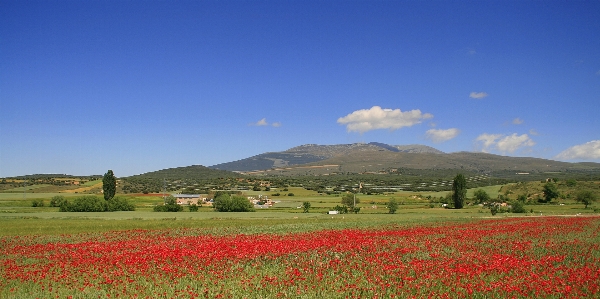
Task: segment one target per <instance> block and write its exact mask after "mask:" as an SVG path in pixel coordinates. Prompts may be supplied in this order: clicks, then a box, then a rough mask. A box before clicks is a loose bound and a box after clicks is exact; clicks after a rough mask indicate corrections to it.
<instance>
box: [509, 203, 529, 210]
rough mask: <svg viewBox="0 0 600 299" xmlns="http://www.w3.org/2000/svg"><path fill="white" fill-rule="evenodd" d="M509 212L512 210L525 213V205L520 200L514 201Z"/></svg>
mask: <svg viewBox="0 0 600 299" xmlns="http://www.w3.org/2000/svg"><path fill="white" fill-rule="evenodd" d="M511 212H513V213H527V211H526V210H525V207H524V206H523V203H522V202H520V201H515V202H514V203H513V204H512V208H511Z"/></svg>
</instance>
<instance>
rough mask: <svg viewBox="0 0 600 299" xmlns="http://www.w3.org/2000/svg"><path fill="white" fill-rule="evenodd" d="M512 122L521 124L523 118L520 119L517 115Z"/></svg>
mask: <svg viewBox="0 0 600 299" xmlns="http://www.w3.org/2000/svg"><path fill="white" fill-rule="evenodd" d="M512 123H513V125H520V124H522V123H523V120H522V119H520V118H519V117H517V118H515V119H513V121H512Z"/></svg>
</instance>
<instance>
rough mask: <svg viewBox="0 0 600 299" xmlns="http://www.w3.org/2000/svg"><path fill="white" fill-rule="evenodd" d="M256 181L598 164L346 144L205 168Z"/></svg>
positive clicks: (574, 168) (513, 171) (514, 171)
mask: <svg viewBox="0 0 600 299" xmlns="http://www.w3.org/2000/svg"><path fill="white" fill-rule="evenodd" d="M209 168H211V169H219V170H229V171H235V172H244V173H249V174H259V175H267V174H271V175H291V176H298V175H300V176H301V175H329V174H335V173H389V172H393V171H396V169H414V170H417V169H418V170H428V171H436V170H450V169H453V170H459V171H460V170H465V171H467V170H468V171H473V172H476V173H482V172H484V173H490V172H494V173H496V174H497V175H499V174H500V173H503V174H505V175H518V174H522V175H525V174H528V173H537V174H542V173H548V172H578V173H582V172H583V173H586V172H589V171H592V172H599V171H600V163H593V162H584V163H568V162H560V161H553V160H547V159H541V158H532V157H509V156H501V155H494V154H488V153H480V152H457V153H449V154H447V153H444V152H442V151H440V150H437V149H435V148H433V147H430V146H426V145H419V144H411V145H388V144H385V143H379V142H371V143H352V144H335V145H317V144H304V145H300V146H296V147H293V148H290V149H288V150H285V151H282V152H268V153H264V154H260V155H256V156H252V157H249V158H246V159H241V160H238V161H232V162H228V163H222V164H217V165H213V166H209Z"/></svg>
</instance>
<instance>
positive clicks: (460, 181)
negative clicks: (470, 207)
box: [452, 173, 467, 209]
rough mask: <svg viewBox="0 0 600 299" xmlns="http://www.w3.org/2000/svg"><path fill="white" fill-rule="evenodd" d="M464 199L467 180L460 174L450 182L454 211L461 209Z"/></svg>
mask: <svg viewBox="0 0 600 299" xmlns="http://www.w3.org/2000/svg"><path fill="white" fill-rule="evenodd" d="M465 197H467V180H465V177H464V176H463V175H462V173H459V174H458V175H456V177H454V181H453V182H452V201H454V208H455V209H462V208H463V206H464V205H465Z"/></svg>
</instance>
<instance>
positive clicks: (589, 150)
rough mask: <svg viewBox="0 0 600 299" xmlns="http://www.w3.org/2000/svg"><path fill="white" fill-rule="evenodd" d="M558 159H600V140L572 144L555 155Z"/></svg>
mask: <svg viewBox="0 0 600 299" xmlns="http://www.w3.org/2000/svg"><path fill="white" fill-rule="evenodd" d="M555 158H556V159H558V160H574V159H593V160H595V159H600V140H592V141H590V142H586V143H584V144H579V145H575V146H572V147H570V148H568V149H566V150H564V151H563V152H561V153H560V154H558V155H556V157H555Z"/></svg>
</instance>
